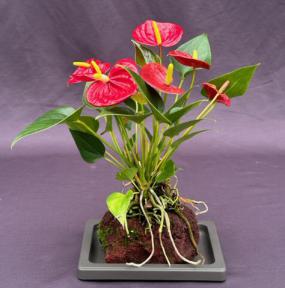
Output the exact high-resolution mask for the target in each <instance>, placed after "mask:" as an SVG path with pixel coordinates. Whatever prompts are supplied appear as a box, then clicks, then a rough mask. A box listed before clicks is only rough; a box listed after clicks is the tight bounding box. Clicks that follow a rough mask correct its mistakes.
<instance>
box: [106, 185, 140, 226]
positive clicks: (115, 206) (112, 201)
mask: <svg viewBox="0 0 285 288" xmlns="http://www.w3.org/2000/svg"><path fill="white" fill-rule="evenodd" d="M133 196H134V192H133V191H132V190H129V191H128V192H127V193H126V194H124V193H121V192H114V193H112V194H110V195H109V196H108V198H107V201H106V203H107V207H108V209H109V211H110V212H111V213H112V214H113V216H114V217H115V218H116V219H117V220H118V221H119V222H120V223H121V224H122V226H123V228H124V229H126V230H127V213H128V210H129V207H130V204H131V201H132V199H133Z"/></svg>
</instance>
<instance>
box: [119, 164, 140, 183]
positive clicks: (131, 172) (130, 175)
mask: <svg viewBox="0 0 285 288" xmlns="http://www.w3.org/2000/svg"><path fill="white" fill-rule="evenodd" d="M137 173H138V169H137V168H136V167H131V168H126V169H123V170H121V171H120V172H118V173H117V175H116V179H117V180H119V181H127V180H129V181H131V180H133V179H134V177H135V176H136V174H137Z"/></svg>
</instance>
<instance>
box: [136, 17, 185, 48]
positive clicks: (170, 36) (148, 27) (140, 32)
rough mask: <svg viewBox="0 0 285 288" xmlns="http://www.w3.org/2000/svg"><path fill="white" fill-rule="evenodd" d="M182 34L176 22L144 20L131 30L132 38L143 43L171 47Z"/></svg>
mask: <svg viewBox="0 0 285 288" xmlns="http://www.w3.org/2000/svg"><path fill="white" fill-rule="evenodd" d="M182 35H183V29H182V27H181V26H179V25H178V24H174V23H162V22H156V21H154V20H146V21H145V22H144V23H142V24H141V25H139V26H137V27H136V29H135V30H134V31H133V38H134V39H135V40H136V41H137V42H139V43H141V44H144V45H149V46H163V47H171V46H174V45H175V44H177V43H178V42H179V41H180V39H181V37H182Z"/></svg>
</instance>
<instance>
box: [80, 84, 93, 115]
mask: <svg viewBox="0 0 285 288" xmlns="http://www.w3.org/2000/svg"><path fill="white" fill-rule="evenodd" d="M92 83H93V82H92V81H90V82H86V83H85V86H84V90H83V95H82V103H83V104H84V105H85V106H87V107H88V108H90V109H92V110H94V109H96V107H94V106H93V105H91V104H90V103H89V102H88V101H87V93H86V92H87V89H88V88H89V86H90V85H91V84H92Z"/></svg>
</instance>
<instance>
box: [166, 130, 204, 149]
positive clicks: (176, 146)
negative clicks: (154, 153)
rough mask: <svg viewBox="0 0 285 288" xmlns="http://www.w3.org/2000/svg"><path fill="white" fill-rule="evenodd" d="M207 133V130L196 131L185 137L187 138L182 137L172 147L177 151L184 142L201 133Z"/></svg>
mask: <svg viewBox="0 0 285 288" xmlns="http://www.w3.org/2000/svg"><path fill="white" fill-rule="evenodd" d="M205 131H208V130H207V129H205V130H199V131H195V132H192V133H190V134H189V135H185V136H182V137H181V138H179V139H177V140H175V141H174V142H173V143H172V144H171V147H172V148H174V149H177V148H178V147H179V146H180V145H181V144H182V143H183V142H185V141H187V140H189V139H191V138H193V137H194V136H196V135H198V134H200V133H203V132H205Z"/></svg>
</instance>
